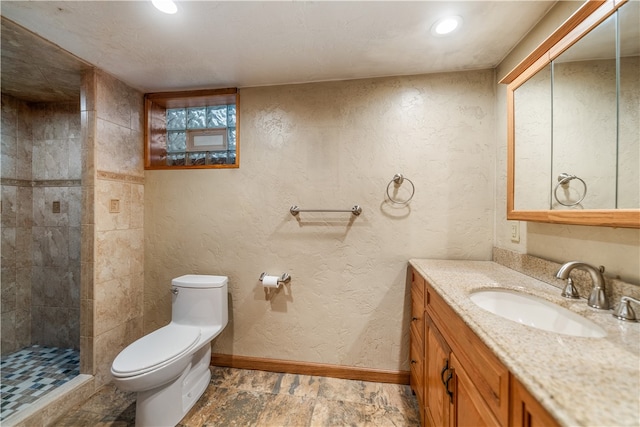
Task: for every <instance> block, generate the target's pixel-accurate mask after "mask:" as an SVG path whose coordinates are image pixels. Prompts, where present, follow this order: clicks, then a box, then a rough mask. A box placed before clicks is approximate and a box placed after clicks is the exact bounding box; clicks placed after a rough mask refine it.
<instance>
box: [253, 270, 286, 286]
mask: <svg viewBox="0 0 640 427" xmlns="http://www.w3.org/2000/svg"><path fill="white" fill-rule="evenodd" d="M268 275H269V273H266V272H262V274H261V275H260V282H262V279H264V278H265V276H268ZM290 281H291V276H290V275H289V274H287V273H282V276H280V278H279V279H278V285H283V284H285V283H289V282H290Z"/></svg>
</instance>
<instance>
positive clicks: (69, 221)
mask: <svg viewBox="0 0 640 427" xmlns="http://www.w3.org/2000/svg"><path fill="white" fill-rule="evenodd" d="M80 147H81V135H80V105H79V102H78V103H66V102H65V103H27V102H24V101H21V100H18V99H16V98H12V97H10V96H6V95H2V169H1V172H0V173H1V177H2V281H1V296H2V306H1V311H2V313H1V316H2V347H1V350H2V363H3V366H2V375H3V378H2V379H3V384H5V383H8V382H9V381H8V380H7V381H5V373H7V374H9V373H11V372H16V371H17V372H19V367H17V366H16V365H11V367H9V365H7V363H8V362H9V361H11V360H18V361H21V362H20V363H27V365H28V366H31V368H29V369H30V370H33V363H34V360H40V359H41V360H44V359H51V360H57V358H55V357H46V358H41V357H40V356H41V354H42V353H41V352H42V351H45V352H48V351H49V350H47V349H52V350H51V352H54V351H60V352H61V353H63V354H65V355H66V356H65V357H64V358H62V359H64V360H65V362H64V363H65V367H64V370H70V372H74V373H75V372H76V371H77V367H76V368H75V371H74V367H73V366H71V367H69V363H68V361H69V360H73V361H75V362H73V363H76V364H77V359H78V357H77V354H78V351H79V345H80V220H81V190H82V187H81V148H80ZM22 349H27V350H26V351H30V353H29V354H31V356H24V357H15V354H17V353H18V352H19V351H20V350H22ZM43 349H44V350H43ZM11 355H14V357H13V359H12V356H11ZM34 355H35V356H34ZM73 363H72V364H73ZM25 369H26V368H25ZM40 380H42V376H41V377H40ZM27 381H32V380H27ZM33 381H34V384H33V385H34V387H33V390H38V387H36V383H35V380H33ZM44 381H45V383H54V382H55V383H58V384H59V381H60V378H56V379H55V381H49V380H44ZM17 388H22V389H25V390H28V389H31V387H26V386H25V385H24V384H23V385H22V386H20V387H17ZM47 388H50V387H47ZM39 389H42V387H39ZM10 394H11V393H9V392H7V391H6V390H5V389H4V387H3V392H2V399H3V400H2V403H3V404H2V406H3V411H2V418H5V417H6V416H8V415H10V414H11V413H10V412H9V411H8V410H7V411H5V408H9V405H7V404H5V403H6V402H5V399H8V398H9V396H10ZM40 394H43V393H40ZM14 397H15V396H14ZM31 400H32V398H31V397H29V398H27V399H25V400H24V401H25V402H27V401H31ZM19 407H20V405H11V408H14V409H15V408H19Z"/></svg>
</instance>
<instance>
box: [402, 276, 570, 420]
mask: <svg viewBox="0 0 640 427" xmlns="http://www.w3.org/2000/svg"><path fill="white" fill-rule="evenodd" d="M409 274H410V276H411V297H412V301H411V306H412V309H411V312H412V320H411V328H410V329H411V388H412V390H413V391H414V392H415V394H416V397H417V399H418V404H419V406H420V412H421V414H420V415H421V421H422V425H428V426H433V427H436V426H438V427H439V426H447V427H454V426H474V427H479V426H512V427H516V426H522V427H525V426H526V427H536V426H538V425H541V426H547V425H549V426H553V425H557V423H555V421H554V420H553V417H551V416H550V415H549V414H548V413H547V412H546V411H545V410H544V408H542V406H541V405H540V404H539V403H538V402H537V401H536V400H535V398H533V397H532V396H531V395H530V394H529V393H528V392H527V390H526V389H525V388H524V387H523V386H522V385H521V384H519V382H518V381H517V380H516V379H515V378H514V377H512V376H511V375H510V373H509V370H508V369H507V368H506V367H505V366H504V365H503V364H502V362H500V360H499V359H498V358H497V357H496V355H495V354H494V353H493V352H492V351H491V350H490V349H489V348H488V347H487V346H486V345H485V344H484V343H483V342H482V340H480V338H479V337H478V336H477V335H476V334H475V333H474V332H473V331H472V330H471V329H470V328H469V327H468V326H467V325H466V324H465V322H464V321H463V320H462V318H460V316H458V315H457V314H456V313H455V312H454V311H453V309H452V308H451V307H450V306H449V305H448V304H447V303H446V302H445V301H444V300H443V299H442V297H441V296H440V295H439V294H438V293H437V292H435V291H434V290H433V288H432V286H431V285H430V284H429V282H428V281H426V280H425V279H424V278H423V277H422V276H421V275H420V274H419V273H418V272H417V271H416V270H414V269H413V268H412V267H410V268H409ZM420 375H422V376H423V378H420ZM510 405H511V408H512V409H511V412H510Z"/></svg>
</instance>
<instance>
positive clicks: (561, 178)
mask: <svg viewBox="0 0 640 427" xmlns="http://www.w3.org/2000/svg"><path fill="white" fill-rule="evenodd" d="M573 179H577V180H579V181H580V182H582V185H583V186H584V193H583V194H582V197H581V198H580V200H578V201H577V202H574V203H562V202H561V201H560V199H558V187H560V186H563V187H564V186H566V185H569V182H570V181H571V180H573ZM586 196H587V183H586V182H584V179H582V178H580V177H577V176H575V175H570V174H568V173H566V172H563V173H561V174H560V175H558V184H556V187H555V188H554V189H553V197H555V199H556V201H557V202H558V203H560V204H561V205H562V206H575V205H577V204H580V202H582V201H583V200H584V198H585V197H586Z"/></svg>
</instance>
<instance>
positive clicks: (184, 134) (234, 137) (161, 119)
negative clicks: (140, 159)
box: [145, 89, 240, 169]
mask: <svg viewBox="0 0 640 427" xmlns="http://www.w3.org/2000/svg"><path fill="white" fill-rule="evenodd" d="M238 101H239V99H238V90H237V89H215V90H199V91H191V92H164V93H148V94H146V95H145V119H146V126H145V128H146V135H145V141H146V143H145V169H188V168H200V169H201V168H237V167H239V161H240V158H239V157H240V156H239V154H240V150H239V139H238V131H237V130H238V128H239V117H238V110H237V107H238Z"/></svg>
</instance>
